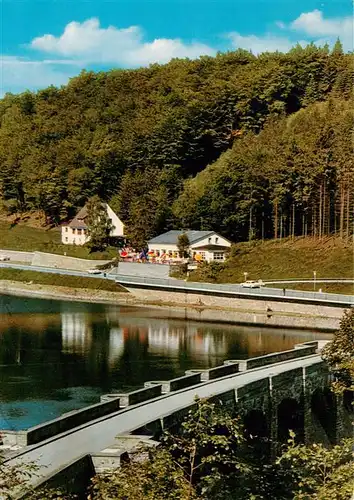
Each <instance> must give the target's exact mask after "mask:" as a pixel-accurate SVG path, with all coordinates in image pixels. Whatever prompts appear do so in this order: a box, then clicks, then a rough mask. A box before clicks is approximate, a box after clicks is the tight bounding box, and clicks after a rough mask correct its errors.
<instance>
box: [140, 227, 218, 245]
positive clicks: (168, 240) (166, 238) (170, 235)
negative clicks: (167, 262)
mask: <svg viewBox="0 0 354 500" xmlns="http://www.w3.org/2000/svg"><path fill="white" fill-rule="evenodd" d="M181 234H186V235H187V236H188V239H189V243H190V244H191V245H192V244H193V243H196V242H197V241H199V240H202V239H203V238H207V237H208V236H210V235H212V234H215V231H179V230H175V229H172V230H171V231H167V233H163V234H160V235H159V236H156V237H155V238H151V240H149V241H148V244H157V243H159V244H162V245H177V243H178V237H179V236H180V235H181Z"/></svg>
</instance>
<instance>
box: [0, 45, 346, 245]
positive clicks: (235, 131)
mask: <svg viewBox="0 0 354 500" xmlns="http://www.w3.org/2000/svg"><path fill="white" fill-rule="evenodd" d="M352 85H353V55H350V54H343V51H342V49H341V46H340V43H337V44H336V46H335V47H334V49H333V50H332V51H329V49H328V47H323V48H317V47H315V46H314V45H309V46H308V47H306V48H301V47H300V46H297V47H295V48H294V49H292V50H291V51H290V52H289V53H287V54H281V53H272V54H270V53H265V54H261V55H259V56H257V57H256V56H254V55H252V54H250V53H249V52H246V51H243V50H238V51H236V52H230V53H226V54H219V55H218V56H217V57H215V58H212V57H201V58H200V59H198V60H194V61H191V60H173V61H171V62H170V63H169V64H167V65H164V66H160V65H152V66H150V67H149V68H142V69H138V70H113V71H110V72H102V73H92V72H83V73H81V74H80V75H79V76H78V77H76V78H73V79H71V80H70V82H69V83H68V85H66V86H64V87H62V88H60V89H58V88H54V87H50V88H47V89H45V90H41V91H39V92H37V93H30V92H26V93H23V94H21V95H12V94H7V95H6V96H5V97H4V98H3V99H2V100H0V120H1V127H0V195H1V199H2V205H3V207H4V210H5V211H6V212H7V213H17V212H21V211H28V210H43V213H44V214H45V217H46V219H47V221H48V222H49V223H54V224H58V223H59V222H60V221H62V220H64V219H66V218H68V217H70V216H71V215H72V214H73V212H74V211H75V210H76V209H77V208H78V207H80V206H82V205H83V204H84V203H85V201H86V200H87V199H88V198H89V197H90V196H92V195H95V194H98V195H99V196H100V197H101V198H102V199H103V200H105V201H108V202H109V203H110V204H111V205H112V207H113V208H115V209H116V210H117V212H118V213H119V215H120V216H121V217H122V219H123V221H124V222H125V223H126V225H127V233H128V236H130V237H131V239H132V241H133V243H135V244H136V245H143V244H144V242H145V241H146V239H147V238H149V237H151V236H153V235H155V234H156V233H159V232H161V231H163V230H167V229H169V228H171V227H188V228H191V229H216V230H218V231H220V232H221V233H223V234H224V235H225V236H227V237H229V238H231V239H232V240H235V241H238V240H245V239H248V238H260V237H264V238H268V237H281V236H288V235H301V234H303V235H306V234H308V235H310V234H311V235H319V236H320V235H323V234H328V233H333V232H338V233H339V234H340V235H341V236H343V237H345V236H348V235H349V234H350V233H351V232H352V231H353V200H354V193H353V189H354V180H353V163H352V161H353V158H352V142H351V139H352V136H351V134H352V130H353V122H354V111H353V106H352V101H351V97H352Z"/></svg>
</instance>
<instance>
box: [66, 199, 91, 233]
mask: <svg viewBox="0 0 354 500" xmlns="http://www.w3.org/2000/svg"><path fill="white" fill-rule="evenodd" d="M86 217H87V207H86V205H85V206H84V207H82V208H81V209H80V210H79V211H78V213H77V214H76V215H75V217H74V218H73V220H72V221H71V222H70V223H69V224H68V226H69V227H73V228H79V229H80V228H81V229H85V228H87V224H86V222H85V219H86Z"/></svg>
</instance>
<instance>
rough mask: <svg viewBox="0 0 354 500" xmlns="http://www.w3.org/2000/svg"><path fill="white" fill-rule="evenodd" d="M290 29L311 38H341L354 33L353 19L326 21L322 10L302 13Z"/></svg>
mask: <svg viewBox="0 0 354 500" xmlns="http://www.w3.org/2000/svg"><path fill="white" fill-rule="evenodd" d="M290 27H291V28H292V29H294V30H297V31H301V32H302V33H306V34H308V35H311V36H325V35H330V36H340V35H342V34H343V33H346V34H347V33H348V32H350V33H353V18H352V17H342V18H333V19H325V18H324V17H323V14H322V12H321V11H320V10H317V9H315V10H313V11H312V12H304V13H302V14H301V15H300V16H299V17H298V18H297V19H295V21H293V22H292V23H291V25H290Z"/></svg>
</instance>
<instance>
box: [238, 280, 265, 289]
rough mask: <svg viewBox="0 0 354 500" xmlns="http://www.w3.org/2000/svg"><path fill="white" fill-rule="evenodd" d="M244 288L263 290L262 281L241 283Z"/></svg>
mask: <svg viewBox="0 0 354 500" xmlns="http://www.w3.org/2000/svg"><path fill="white" fill-rule="evenodd" d="M241 286H242V288H261V286H262V282H261V281H252V280H251V281H245V282H244V283H241Z"/></svg>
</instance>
